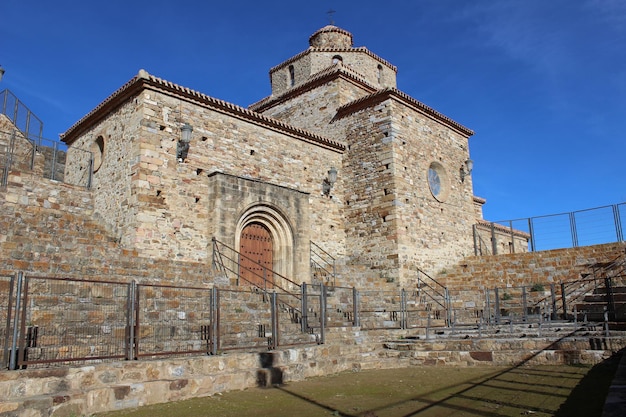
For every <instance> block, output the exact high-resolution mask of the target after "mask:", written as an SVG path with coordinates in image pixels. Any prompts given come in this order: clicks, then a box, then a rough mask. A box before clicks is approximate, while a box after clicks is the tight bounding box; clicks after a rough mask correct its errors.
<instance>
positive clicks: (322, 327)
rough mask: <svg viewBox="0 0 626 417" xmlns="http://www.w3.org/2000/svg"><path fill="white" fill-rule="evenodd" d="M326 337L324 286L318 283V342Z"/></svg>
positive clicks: (322, 342) (321, 341)
mask: <svg viewBox="0 0 626 417" xmlns="http://www.w3.org/2000/svg"><path fill="white" fill-rule="evenodd" d="M325 339H326V287H325V286H324V283H321V284H320V344H322V345H323V344H324V342H325Z"/></svg>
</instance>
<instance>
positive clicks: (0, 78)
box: [0, 65, 4, 81]
mask: <svg viewBox="0 0 626 417" xmlns="http://www.w3.org/2000/svg"><path fill="white" fill-rule="evenodd" d="M3 75H4V68H2V65H0V81H2V76H3Z"/></svg>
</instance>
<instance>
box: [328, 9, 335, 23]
mask: <svg viewBox="0 0 626 417" xmlns="http://www.w3.org/2000/svg"><path fill="white" fill-rule="evenodd" d="M335 13H336V12H335V11H334V10H333V9H330V10H329V11H327V12H326V14H327V15H328V20H329V22H330V24H331V25H334V24H335V21H334V20H333V15H334V14H335Z"/></svg>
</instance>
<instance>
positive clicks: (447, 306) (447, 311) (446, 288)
mask: <svg viewBox="0 0 626 417" xmlns="http://www.w3.org/2000/svg"><path fill="white" fill-rule="evenodd" d="M443 293H444V296H445V297H446V300H445V304H446V321H447V325H448V326H449V325H450V323H451V320H452V318H451V317H452V316H451V314H452V311H451V307H452V303H451V302H450V293H449V292H448V287H445V288H444V290H443Z"/></svg>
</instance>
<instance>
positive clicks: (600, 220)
mask: <svg viewBox="0 0 626 417" xmlns="http://www.w3.org/2000/svg"><path fill="white" fill-rule="evenodd" d="M625 216H626V203H619V204H613V205H609V206H602V207H595V208H590V209H586V210H578V211H573V212H569V213H560V214H551V215H546V216H537V217H529V218H522V219H515V220H504V221H497V222H491V223H488V224H486V225H484V227H481V226H483V225H477V226H476V227H474V252H475V254H476V255H497V254H501V253H515V252H528V251H530V252H535V251H541V250H550V249H559V248H569V247H579V246H589V245H597V244H602V243H611V242H622V241H624V231H623V226H622V218H624V217H625ZM520 235H527V236H528V239H527V240H528V242H527V244H526V245H524V246H523V247H520V245H519V244H517V245H516V243H519V242H520ZM487 243H489V244H487Z"/></svg>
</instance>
